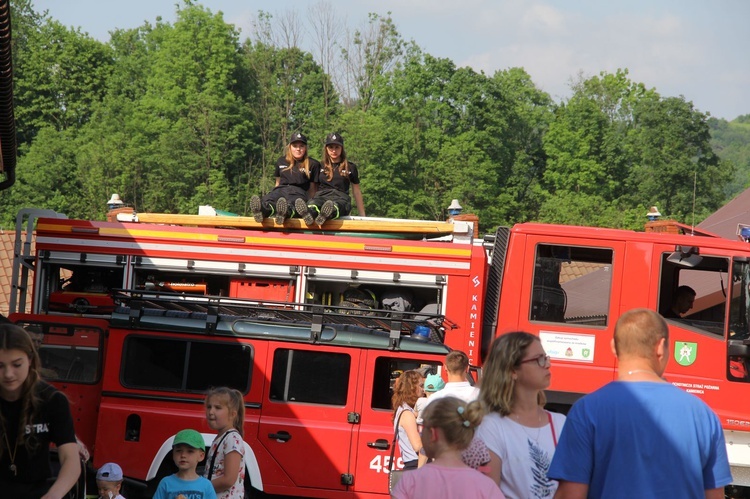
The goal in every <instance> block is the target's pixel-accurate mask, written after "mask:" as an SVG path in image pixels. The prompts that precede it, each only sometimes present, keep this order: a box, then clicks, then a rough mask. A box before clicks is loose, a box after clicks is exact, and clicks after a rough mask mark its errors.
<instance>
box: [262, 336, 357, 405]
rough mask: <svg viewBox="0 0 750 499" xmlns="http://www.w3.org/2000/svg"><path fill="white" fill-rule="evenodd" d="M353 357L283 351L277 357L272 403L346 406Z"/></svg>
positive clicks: (278, 352) (274, 358)
mask: <svg viewBox="0 0 750 499" xmlns="http://www.w3.org/2000/svg"><path fill="white" fill-rule="evenodd" d="M350 368H351V358H350V356H349V355H346V354H341V353H330V352H316V351H309V350H292V349H285V348H281V349H278V350H276V353H275V354H274V357H273V371H272V373H271V394H270V397H271V400H274V401H279V402H308V403H311V404H326V405H346V397H347V392H348V391H349V371H350Z"/></svg>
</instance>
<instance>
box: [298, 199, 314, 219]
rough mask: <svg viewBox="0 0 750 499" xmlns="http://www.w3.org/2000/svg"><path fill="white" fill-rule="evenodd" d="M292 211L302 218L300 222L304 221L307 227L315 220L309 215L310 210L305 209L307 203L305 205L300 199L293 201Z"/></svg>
mask: <svg viewBox="0 0 750 499" xmlns="http://www.w3.org/2000/svg"><path fill="white" fill-rule="evenodd" d="M294 209H295V210H296V211H297V214H298V215H299V216H301V217H302V220H304V221H305V223H306V224H307V225H312V224H313V222H314V221H315V220H314V219H313V216H312V214H311V213H310V210H309V209H307V203H305V200H304V199H302V198H297V199H295V200H294Z"/></svg>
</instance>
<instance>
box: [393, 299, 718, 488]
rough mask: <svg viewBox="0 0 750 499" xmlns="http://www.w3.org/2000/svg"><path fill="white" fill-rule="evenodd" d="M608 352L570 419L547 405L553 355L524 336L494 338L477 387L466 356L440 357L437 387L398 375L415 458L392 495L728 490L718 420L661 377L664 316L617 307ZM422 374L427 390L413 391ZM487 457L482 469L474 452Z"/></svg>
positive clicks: (397, 404)
mask: <svg viewBox="0 0 750 499" xmlns="http://www.w3.org/2000/svg"><path fill="white" fill-rule="evenodd" d="M687 291H688V290H686V292H685V295H686V297H688V298H689V295H690V293H687ZM685 301H686V302H687V301H690V300H688V299H687V298H686V299H685ZM687 308H689V307H688V303H685V306H683V307H680V308H679V310H678V312H679V313H684V311H685V310H686V309H687ZM612 351H613V353H614V355H615V356H616V358H617V379H616V380H615V381H613V382H611V383H609V384H607V385H605V386H603V387H602V388H600V389H598V390H596V391H595V392H593V393H591V394H588V395H585V396H583V397H582V398H580V399H579V400H578V401H577V402H575V403H574V404H573V406H572V408H571V409H570V411H569V413H568V415H567V417H566V416H565V415H563V414H559V413H555V412H550V411H547V410H545V409H544V406H545V402H546V398H545V389H547V388H548V387H549V385H550V380H551V374H552V373H551V370H550V367H551V364H550V357H549V356H548V355H547V354H546V352H545V351H544V347H543V345H542V343H541V340H540V338H539V337H538V336H536V335H533V334H529V333H526V332H512V333H506V334H503V335H502V336H499V337H498V338H496V339H495V340H494V342H493V343H492V345H491V347H490V350H489V352H488V354H487V358H486V359H485V361H484V364H483V371H482V378H481V380H480V383H479V389H478V390H475V389H474V387H473V386H470V384H469V383H468V382H467V380H466V379H465V376H466V372H467V370H468V364H467V365H466V367H464V364H463V359H462V357H463V356H464V355H463V354H462V353H461V352H457V351H453V352H451V353H450V354H449V355H448V356H447V357H446V361H445V366H444V367H445V372H446V373H447V378H448V382H447V383H444V384H442V385H441V382H440V381H438V380H437V379H435V375H429V376H427V377H426V378H424V377H422V374H421V373H420V372H419V371H418V370H413V371H405V372H404V373H403V374H402V375H401V377H400V378H399V380H397V382H396V385H401V386H407V383H408V386H410V387H412V388H410V392H409V393H410V394H411V397H410V398H404V397H397V396H396V393H394V398H393V408H394V428H396V429H398V428H399V427H402V426H404V423H403V422H402V421H399V418H398V416H399V415H400V414H402V413H404V412H406V411H408V412H411V413H415V408H419V411H421V412H418V413H417V414H416V419H412V418H411V417H410V418H409V419H408V423H406V428H408V431H406V430H405V434H406V435H407V437H408V438H407V439H406V441H402V440H399V446H400V449H401V455H402V456H407V457H408V459H409V460H410V462H411V463H410V466H409V467H408V468H407V467H404V469H407V470H414V469H415V468H414V464H413V461H414V456H415V455H417V456H419V460H418V463H417V466H416V471H409V472H407V473H403V475H402V477H401V478H400V479H399V480H398V482H397V483H396V484H395V486H393V488H392V490H391V496H392V497H393V498H397V499H407V498H409V499H411V498H418V497H430V498H452V497H478V498H484V497H506V498H509V499H510V498H513V499H528V498H534V499H536V498H553V497H554V498H559V499H582V498H603V497H606V498H623V499H624V498H632V497H654V498H656V497H659V498H661V497H680V498H708V499H718V498H721V497H724V488H725V487H726V486H727V485H729V484H730V483H732V475H731V471H730V467H729V461H728V458H727V451H726V446H725V440H724V433H723V430H722V428H721V424H720V422H719V419H718V417H717V416H716V414H715V413H714V412H713V411H712V410H711V409H710V408H709V407H708V405H707V404H705V403H704V402H703V401H702V400H700V399H699V398H697V397H695V396H694V395H691V394H689V393H687V392H685V391H684V390H682V389H680V388H678V387H676V386H674V385H672V384H671V383H669V382H667V381H666V380H665V379H664V378H663V374H664V371H665V369H666V366H667V362H668V360H669V356H670V351H669V329H668V327H667V323H666V321H665V320H664V318H663V317H662V316H660V315H659V314H658V313H656V312H654V311H652V310H648V309H634V310H631V311H629V312H626V313H624V314H623V315H622V316H621V317H620V318H619V320H618V321H617V323H616V325H615V333H614V338H613V339H612ZM420 379H421V380H422V382H423V392H424V393H425V394H427V395H426V396H425V397H423V398H417V399H415V398H414V397H415V395H414V392H415V389H414V388H413V387H414V385H415V384H416V383H417V382H418V380H420ZM406 380H408V382H406ZM441 381H442V379H441ZM452 384H453V385H452ZM449 387H451V388H450V389H449ZM414 425H416V426H418V427H419V436H420V439H419V440H417V439H416V438H415V436H414V435H413V433H414V430H413V426H414ZM410 434H411V436H409V435H410ZM470 449H473V451H472V452H468V451H469V450H470ZM483 453H484V454H487V457H486V461H487V463H486V465H483V464H482V462H483V461H484V460H485V459H484V458H481V457H480V458H477V456H478V455H482V454H483ZM422 455H424V459H422ZM404 459H407V458H406V457H405V458H404ZM488 478H489V480H487V479H488ZM488 483H489V484H490V485H491V487H488V486H487V484H488Z"/></svg>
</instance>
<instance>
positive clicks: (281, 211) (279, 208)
mask: <svg viewBox="0 0 750 499" xmlns="http://www.w3.org/2000/svg"><path fill="white" fill-rule="evenodd" d="M287 210H288V206H287V204H286V198H279V200H278V201H276V217H275V220H276V224H277V225H284V219H285V218H286V213H287Z"/></svg>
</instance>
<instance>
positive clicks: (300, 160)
mask: <svg viewBox="0 0 750 499" xmlns="http://www.w3.org/2000/svg"><path fill="white" fill-rule="evenodd" d="M319 170H320V163H319V162H318V161H316V160H314V159H312V158H310V157H309V156H308V155H307V137H305V136H304V135H303V134H301V133H299V132H297V133H294V134H293V135H292V138H291V141H290V142H289V146H288V147H287V151H286V155H285V156H282V157H281V158H279V160H278V161H277V162H276V168H275V170H274V176H275V177H276V187H274V188H273V190H272V191H271V192H269V193H268V194H266V195H265V196H263V198H262V199H261V198H260V197H258V196H253V197H252V198H250V210H251V211H252V212H253V218H255V221H256V222H262V221H263V219H264V218H268V217H270V216H273V217H274V219H275V221H276V223H277V224H279V225H281V224H283V223H284V220H285V219H286V218H289V217H293V216H295V215H299V216H301V214H300V213H295V211H294V207H295V206H304V207H305V212H307V199H309V198H310V197H312V196H314V195H315V192H316V190H317V189H316V188H317V185H316V184H315V183H313V182H312V179H314V178H315V177H316V176H317V172H318V171H319ZM300 203H301V204H300Z"/></svg>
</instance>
